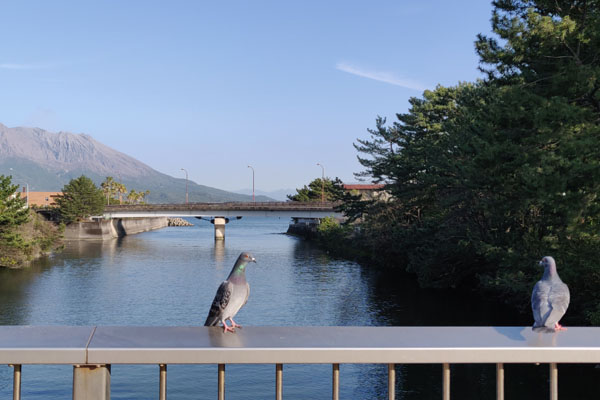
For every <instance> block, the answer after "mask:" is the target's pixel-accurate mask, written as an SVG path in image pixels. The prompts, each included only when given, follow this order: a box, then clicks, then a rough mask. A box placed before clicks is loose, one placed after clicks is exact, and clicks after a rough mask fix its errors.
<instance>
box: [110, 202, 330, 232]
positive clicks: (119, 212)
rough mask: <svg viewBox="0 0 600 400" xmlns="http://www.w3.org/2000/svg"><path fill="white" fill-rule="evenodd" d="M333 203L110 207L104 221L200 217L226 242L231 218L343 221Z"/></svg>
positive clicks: (131, 205)
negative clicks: (227, 227) (332, 218)
mask: <svg viewBox="0 0 600 400" xmlns="http://www.w3.org/2000/svg"><path fill="white" fill-rule="evenodd" d="M337 205H338V203H332V202H324V203H321V202H296V201H288V202H251V203H188V204H128V205H110V206H106V207H105V209H104V218H106V219H110V218H152V217H198V218H210V221H211V222H212V223H213V224H214V226H215V239H224V238H225V224H226V223H227V222H229V219H230V218H238V219H239V218H241V217H288V218H306V219H319V218H325V217H338V218H341V217H342V214H341V213H339V212H336V211H335V207H336V206H337Z"/></svg>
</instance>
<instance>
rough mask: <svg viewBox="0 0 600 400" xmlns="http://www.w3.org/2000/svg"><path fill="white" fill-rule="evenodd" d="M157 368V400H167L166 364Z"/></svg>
mask: <svg viewBox="0 0 600 400" xmlns="http://www.w3.org/2000/svg"><path fill="white" fill-rule="evenodd" d="M158 367H159V385H158V400H167V366H166V364H160V365H159V366H158Z"/></svg>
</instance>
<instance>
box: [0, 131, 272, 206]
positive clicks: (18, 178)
mask: <svg viewBox="0 0 600 400" xmlns="http://www.w3.org/2000/svg"><path fill="white" fill-rule="evenodd" d="M0 174H2V175H12V176H13V183H14V184H20V185H24V184H25V183H27V184H29V190H31V191H60V190H61V189H62V188H63V186H64V185H65V184H66V183H68V182H69V181H70V180H71V179H72V178H77V177H79V176H81V175H85V176H87V177H89V178H91V179H92V180H93V181H94V182H95V183H96V184H97V185H99V184H100V182H102V181H103V180H104V179H105V178H106V177H107V176H112V177H113V178H114V179H115V180H116V181H120V182H122V183H123V184H124V185H125V186H126V187H127V190H128V191H129V190H131V189H135V190H138V191H139V190H150V195H149V196H148V197H147V201H148V202H150V203H182V202H184V201H185V179H181V178H174V177H172V176H169V175H166V174H163V173H161V172H158V171H156V170H154V169H152V168H151V167H149V166H148V165H146V164H144V163H142V162H140V161H138V160H136V159H135V158H133V157H130V156H128V155H127V154H123V153H121V152H119V151H117V150H114V149H112V148H110V147H108V146H105V145H104V144H102V143H100V142H98V141H96V140H94V138H92V137H91V136H89V135H85V134H73V133H67V132H58V133H52V132H48V131H45V130H43V129H40V128H23V127H18V128H8V127H6V126H4V125H2V124H0ZM188 192H189V201H190V202H225V201H251V200H252V196H248V195H243V194H239V193H232V192H227V191H225V190H220V189H216V188H212V187H209V186H204V185H198V184H197V183H195V182H192V181H189V182H188ZM256 200H257V201H273V199H271V198H269V197H265V196H257V198H256Z"/></svg>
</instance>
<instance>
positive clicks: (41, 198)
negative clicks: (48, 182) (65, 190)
mask: <svg viewBox="0 0 600 400" xmlns="http://www.w3.org/2000/svg"><path fill="white" fill-rule="evenodd" d="M19 194H20V196H21V197H22V198H27V197H28V195H29V199H28V200H29V201H28V203H29V206H30V207H50V206H55V205H56V203H55V202H54V198H55V197H56V196H59V195H61V194H62V192H29V193H27V190H26V189H25V188H23V192H20V193H19Z"/></svg>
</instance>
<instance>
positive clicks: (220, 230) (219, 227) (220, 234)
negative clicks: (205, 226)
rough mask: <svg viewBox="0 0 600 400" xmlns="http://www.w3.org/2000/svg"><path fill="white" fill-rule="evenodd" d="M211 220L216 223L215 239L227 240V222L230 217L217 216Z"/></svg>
mask: <svg viewBox="0 0 600 400" xmlns="http://www.w3.org/2000/svg"><path fill="white" fill-rule="evenodd" d="M210 222H212V223H213V224H214V225H215V240H225V224H226V223H228V222H229V219H228V218H223V217H215V218H213V219H212V220H211V221H210Z"/></svg>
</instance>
